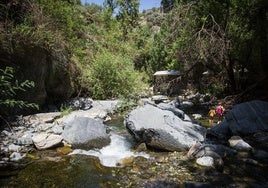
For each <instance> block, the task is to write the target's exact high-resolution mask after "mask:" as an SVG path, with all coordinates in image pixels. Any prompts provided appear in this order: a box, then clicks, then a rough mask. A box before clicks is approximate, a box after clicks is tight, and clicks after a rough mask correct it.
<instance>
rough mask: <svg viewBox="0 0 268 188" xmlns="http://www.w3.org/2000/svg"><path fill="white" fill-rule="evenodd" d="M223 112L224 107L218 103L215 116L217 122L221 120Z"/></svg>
mask: <svg viewBox="0 0 268 188" xmlns="http://www.w3.org/2000/svg"><path fill="white" fill-rule="evenodd" d="M224 111H225V109H224V107H223V106H222V105H221V103H219V105H218V106H217V107H216V115H217V116H218V119H219V121H221V120H222V116H223V113H224Z"/></svg>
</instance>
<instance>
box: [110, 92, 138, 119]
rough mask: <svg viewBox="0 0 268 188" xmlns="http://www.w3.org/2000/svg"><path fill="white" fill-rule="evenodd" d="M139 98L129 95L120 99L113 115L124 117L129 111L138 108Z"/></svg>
mask: <svg viewBox="0 0 268 188" xmlns="http://www.w3.org/2000/svg"><path fill="white" fill-rule="evenodd" d="M138 100H139V97H138V96H137V95H129V96H127V97H123V98H121V99H120V102H119V104H118V105H117V106H116V108H115V113H119V114H121V115H123V116H124V115H125V114H126V113H127V112H129V111H130V110H133V109H134V108H136V107H137V106H138Z"/></svg>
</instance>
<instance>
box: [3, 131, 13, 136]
mask: <svg viewBox="0 0 268 188" xmlns="http://www.w3.org/2000/svg"><path fill="white" fill-rule="evenodd" d="M2 134H4V135H6V136H11V135H12V133H11V132H9V131H7V130H3V131H2Z"/></svg>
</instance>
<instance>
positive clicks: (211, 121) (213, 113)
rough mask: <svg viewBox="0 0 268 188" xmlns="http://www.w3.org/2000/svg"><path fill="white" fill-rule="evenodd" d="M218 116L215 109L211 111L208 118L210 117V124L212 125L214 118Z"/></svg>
mask: <svg viewBox="0 0 268 188" xmlns="http://www.w3.org/2000/svg"><path fill="white" fill-rule="evenodd" d="M215 115H216V110H214V109H210V110H209V112H208V116H209V120H208V121H209V124H210V125H212V124H213V121H214V116H215Z"/></svg>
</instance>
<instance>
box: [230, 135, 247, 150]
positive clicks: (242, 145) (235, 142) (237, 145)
mask: <svg viewBox="0 0 268 188" xmlns="http://www.w3.org/2000/svg"><path fill="white" fill-rule="evenodd" d="M228 142H229V144H230V146H231V147H232V148H234V149H235V150H237V151H251V150H252V147H251V146H250V145H249V144H248V143H246V142H245V141H244V140H243V139H242V138H241V137H240V136H232V137H231V138H230V139H229V140H228Z"/></svg>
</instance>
